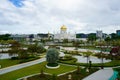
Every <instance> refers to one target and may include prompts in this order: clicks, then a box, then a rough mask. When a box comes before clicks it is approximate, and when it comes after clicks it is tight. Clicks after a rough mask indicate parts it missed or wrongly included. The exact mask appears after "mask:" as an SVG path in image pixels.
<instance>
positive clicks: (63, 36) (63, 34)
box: [54, 25, 76, 42]
mask: <svg viewBox="0 0 120 80" xmlns="http://www.w3.org/2000/svg"><path fill="white" fill-rule="evenodd" d="M64 39H68V41H72V40H75V39H76V34H70V33H68V32H67V27H66V26H65V25H63V26H61V28H60V33H57V34H54V40H59V41H60V42H62V41H63V40H64Z"/></svg>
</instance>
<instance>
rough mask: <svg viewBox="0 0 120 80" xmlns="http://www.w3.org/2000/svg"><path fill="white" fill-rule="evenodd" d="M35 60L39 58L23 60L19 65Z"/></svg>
mask: <svg viewBox="0 0 120 80" xmlns="http://www.w3.org/2000/svg"><path fill="white" fill-rule="evenodd" d="M36 59H39V57H35V58H28V59H23V60H21V61H20V62H19V63H24V62H29V61H33V60H36Z"/></svg>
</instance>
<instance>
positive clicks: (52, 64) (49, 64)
mask: <svg viewBox="0 0 120 80" xmlns="http://www.w3.org/2000/svg"><path fill="white" fill-rule="evenodd" d="M47 66H51V67H55V66H58V63H48V64H47Z"/></svg>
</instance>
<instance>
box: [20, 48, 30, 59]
mask: <svg viewBox="0 0 120 80" xmlns="http://www.w3.org/2000/svg"><path fill="white" fill-rule="evenodd" d="M18 57H19V59H26V58H28V57H29V55H28V52H27V50H24V49H20V50H19V52H18Z"/></svg>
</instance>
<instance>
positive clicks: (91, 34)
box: [88, 33, 97, 44]
mask: <svg viewBox="0 0 120 80" xmlns="http://www.w3.org/2000/svg"><path fill="white" fill-rule="evenodd" d="M96 39H97V37H96V34H94V33H90V34H89V35H88V42H91V43H92V44H93V42H94V41H96Z"/></svg>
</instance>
